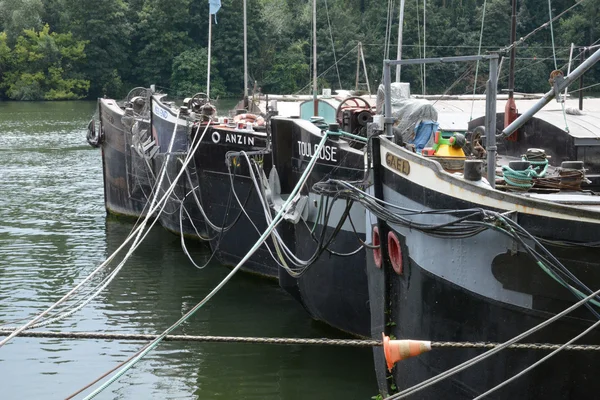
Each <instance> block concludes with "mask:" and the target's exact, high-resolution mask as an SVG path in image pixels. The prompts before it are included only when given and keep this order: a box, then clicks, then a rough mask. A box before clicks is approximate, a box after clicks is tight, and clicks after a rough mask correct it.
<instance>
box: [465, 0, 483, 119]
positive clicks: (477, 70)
mask: <svg viewBox="0 0 600 400" xmlns="http://www.w3.org/2000/svg"><path fill="white" fill-rule="evenodd" d="M486 4H487V0H484V1H483V11H482V14H481V31H480V32H479V47H478V49H477V55H478V56H480V55H481V43H482V42H483V26H484V23H485V5H486ZM478 74H479V60H478V61H477V67H475V82H473V101H472V102H471V116H470V118H469V121H470V120H472V119H473V107H474V106H475V89H477V75H478Z"/></svg>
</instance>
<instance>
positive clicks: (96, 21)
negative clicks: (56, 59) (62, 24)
mask: <svg viewBox="0 0 600 400" xmlns="http://www.w3.org/2000/svg"><path fill="white" fill-rule="evenodd" d="M64 2H65V9H66V10H68V11H67V13H66V21H67V24H66V26H68V28H69V29H70V30H71V31H72V32H73V35H75V37H77V38H78V39H80V40H85V41H86V42H87V44H86V49H85V52H86V56H87V59H88V61H89V62H88V63H87V64H86V65H85V66H83V67H82V69H81V72H82V73H83V74H84V75H85V76H86V78H88V79H89V80H90V95H91V96H94V97H99V96H102V95H110V96H119V95H121V94H122V93H123V83H122V77H123V76H126V77H128V76H129V75H130V71H129V70H130V68H131V64H130V62H129V59H128V54H129V47H130V36H131V26H130V24H129V22H128V20H127V15H128V13H129V10H128V7H127V4H126V3H125V2H123V0H96V1H94V2H93V5H92V4H88V5H87V6H86V5H83V4H82V2H81V0H64Z"/></svg>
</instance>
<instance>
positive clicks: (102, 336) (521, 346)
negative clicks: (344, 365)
mask: <svg viewBox="0 0 600 400" xmlns="http://www.w3.org/2000/svg"><path fill="white" fill-rule="evenodd" d="M11 331H12V329H11V328H5V329H0V335H5V334H8V333H10V332H11ZM158 336H159V335H151V334H139V333H116V332H54V331H27V332H23V333H22V334H21V335H19V337H29V338H43V339H77V340H127V341H149V340H154V339H156V338H157V337H158ZM163 340H164V341H165V342H196V343H252V344H278V345H309V346H313V345H314V346H349V347H381V346H382V342H381V340H370V339H325V338H282V337H250V336H211V335H167V336H165V337H164V339H163ZM499 345H500V343H491V342H431V347H432V348H434V349H449V348H452V349H494V348H496V347H498V346H499ZM507 348H509V349H514V350H540V351H552V350H557V349H561V348H562V349H564V350H570V351H599V352H600V345H593V344H576V345H573V344H568V345H567V346H565V345H564V344H551V343H514V344H512V345H510V346H508V347H507Z"/></svg>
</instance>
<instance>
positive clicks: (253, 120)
mask: <svg viewBox="0 0 600 400" xmlns="http://www.w3.org/2000/svg"><path fill="white" fill-rule="evenodd" d="M233 122H235V123H236V124H240V123H241V124H252V125H253V126H264V125H265V119H264V118H263V117H261V116H260V115H256V114H238V115H236V116H235V117H233Z"/></svg>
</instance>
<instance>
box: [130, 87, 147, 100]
mask: <svg viewBox="0 0 600 400" xmlns="http://www.w3.org/2000/svg"><path fill="white" fill-rule="evenodd" d="M149 96H150V89H148V88H145V87H141V86H140V87H136V88H133V89H131V90H130V91H129V93H127V98H126V99H125V101H126V102H127V103H131V100H132V99H133V98H134V97H143V98H147V97H149Z"/></svg>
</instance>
